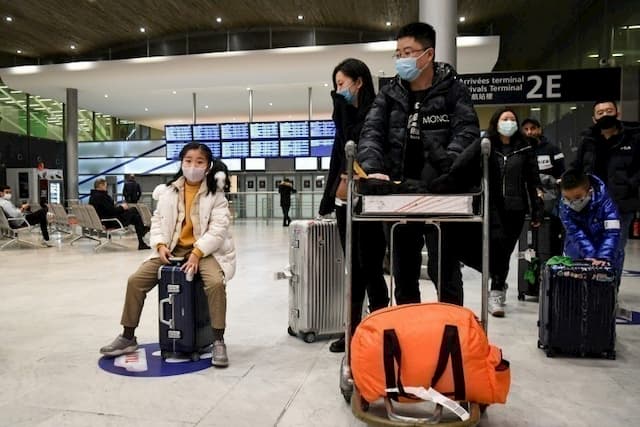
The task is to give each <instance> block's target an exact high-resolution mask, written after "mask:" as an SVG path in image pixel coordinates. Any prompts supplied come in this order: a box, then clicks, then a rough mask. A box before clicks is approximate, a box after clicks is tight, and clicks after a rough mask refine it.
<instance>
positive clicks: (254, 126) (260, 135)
mask: <svg viewBox="0 0 640 427" xmlns="http://www.w3.org/2000/svg"><path fill="white" fill-rule="evenodd" d="M249 131H250V135H251V139H278V122H260V123H250V124H249Z"/></svg>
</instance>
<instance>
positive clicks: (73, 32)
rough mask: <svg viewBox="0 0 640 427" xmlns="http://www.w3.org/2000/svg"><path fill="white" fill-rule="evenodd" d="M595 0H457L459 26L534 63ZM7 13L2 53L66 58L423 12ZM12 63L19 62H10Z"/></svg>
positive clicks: (70, 8)
mask: <svg viewBox="0 0 640 427" xmlns="http://www.w3.org/2000/svg"><path fill="white" fill-rule="evenodd" d="M451 1H455V0H451ZM594 3H602V1H598V0H563V1H558V0H540V1H535V2H534V1H530V0H508V1H507V0H458V14H459V16H464V17H465V21H464V22H461V23H460V24H459V27H458V31H459V33H460V35H493V34H495V35H500V36H501V37H502V40H503V41H504V42H503V43H502V47H501V55H500V57H501V58H500V61H499V63H498V68H510V69H516V68H535V67H532V65H533V64H535V63H536V61H537V60H538V58H539V57H541V56H542V55H544V53H545V51H547V50H548V49H550V48H552V46H553V45H554V43H555V42H556V40H557V39H558V38H559V37H562V35H563V31H564V29H565V28H567V27H570V25H571V24H572V22H573V21H574V20H575V19H576V17H577V16H579V14H580V12H581V11H582V10H584V9H586V8H589V7H591V6H595V5H594ZM534 5H535V7H534ZM0 14H1V15H2V22H0V52H2V53H3V54H4V55H5V57H6V56H7V55H10V56H14V57H17V58H18V59H19V58H20V56H22V57H26V58H41V59H42V62H41V63H47V62H49V61H47V59H48V58H56V60H55V62H66V61H68V60H73V59H72V58H73V57H78V56H80V57H81V56H82V55H83V54H87V53H89V52H96V51H99V50H103V49H108V48H117V47H118V46H123V45H127V44H132V43H139V42H144V41H146V39H147V38H162V37H168V36H171V35H176V34H184V33H187V32H188V33H198V32H208V31H214V32H215V31H220V32H226V31H238V30H240V31H242V30H250V29H254V28H264V27H271V28H296V27H298V28H301V27H316V28H335V29H344V30H354V31H368V32H375V33H388V35H389V37H392V36H393V34H394V32H395V31H396V30H397V29H398V28H399V27H400V26H401V25H403V24H406V23H408V22H412V21H415V20H417V19H418V1H417V0H346V1H345V0H279V1H268V0H233V1H229V0H209V1H205V0H135V1H132V0H48V1H42V0H20V1H14V0H0ZM300 17H301V19H300ZM218 18H220V22H218ZM387 23H389V24H387ZM141 28H144V33H142V32H141ZM72 45H73V46H74V48H73V49H72V48H71V46H72ZM18 51H20V53H18ZM61 57H62V58H65V57H67V58H68V59H66V60H64V59H63V60H60V58H61ZM5 62H6V60H5ZM19 64H20V61H19V60H18V61H16V63H15V65H19ZM8 65H14V64H5V65H4V66H8Z"/></svg>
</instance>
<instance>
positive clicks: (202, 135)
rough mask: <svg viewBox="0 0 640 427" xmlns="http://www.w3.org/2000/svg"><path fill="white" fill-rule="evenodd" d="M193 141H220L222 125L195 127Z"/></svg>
mask: <svg viewBox="0 0 640 427" xmlns="http://www.w3.org/2000/svg"><path fill="white" fill-rule="evenodd" d="M193 139H195V140H196V141H220V125H219V124H217V123H216V124H209V125H193Z"/></svg>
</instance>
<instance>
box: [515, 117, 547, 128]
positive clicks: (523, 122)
mask: <svg viewBox="0 0 640 427" xmlns="http://www.w3.org/2000/svg"><path fill="white" fill-rule="evenodd" d="M528 123H531V124H532V125H533V126H535V127H537V128H540V127H542V126H540V122H539V121H538V120H537V119H534V118H533V117H527V118H526V119H524V120H523V121H522V124H521V125H520V126H521V127H524V125H526V124H528Z"/></svg>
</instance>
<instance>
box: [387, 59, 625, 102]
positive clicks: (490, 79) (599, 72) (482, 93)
mask: <svg viewBox="0 0 640 427" xmlns="http://www.w3.org/2000/svg"><path fill="white" fill-rule="evenodd" d="M458 78H459V79H460V80H461V81H462V82H463V83H464V84H465V85H466V86H467V87H468V88H469V91H470V92H471V100H472V101H473V103H474V104H475V105H483V104H484V105H486V104H493V105H496V104H498V105H500V104H541V103H550V102H593V101H597V100H603V99H612V100H619V99H620V81H621V70H620V68H595V69H582V70H547V71H506V72H495V73H478V74H460V75H459V76H458ZM383 80H387V81H383ZM389 80H391V79H381V81H380V87H382V86H384V85H385V84H386V83H387V82H388V81H389Z"/></svg>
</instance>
